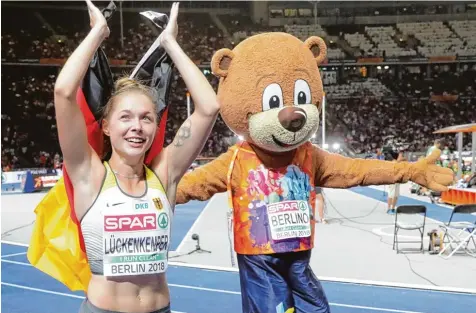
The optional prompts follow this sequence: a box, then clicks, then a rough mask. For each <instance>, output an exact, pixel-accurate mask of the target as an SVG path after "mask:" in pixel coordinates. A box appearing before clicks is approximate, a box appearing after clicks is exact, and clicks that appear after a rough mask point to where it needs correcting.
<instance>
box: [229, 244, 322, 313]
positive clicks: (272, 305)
mask: <svg viewBox="0 0 476 313" xmlns="http://www.w3.org/2000/svg"><path fill="white" fill-rule="evenodd" d="M237 258H238V267H239V273H240V285H241V298H242V307H243V313H256V312H259V313H295V312H296V313H297V312H300V313H314V312H315V313H328V312H330V308H329V303H328V301H327V297H326V295H325V293H324V290H323V288H322V286H321V283H320V282H319V280H318V279H317V278H316V276H315V275H314V273H313V272H312V270H311V268H310V266H309V261H310V259H311V251H303V252H290V253H277V254H266V255H243V254H238V255H237ZM264 299H266V300H264Z"/></svg>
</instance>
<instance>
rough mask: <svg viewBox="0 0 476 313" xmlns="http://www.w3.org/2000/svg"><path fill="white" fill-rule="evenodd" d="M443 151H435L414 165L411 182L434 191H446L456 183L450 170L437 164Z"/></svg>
mask: <svg viewBox="0 0 476 313" xmlns="http://www.w3.org/2000/svg"><path fill="white" fill-rule="evenodd" d="M440 154H441V150H439V149H435V150H434V151H433V153H431V154H430V155H429V156H427V157H426V158H424V159H421V160H420V161H418V162H416V163H414V164H412V175H411V177H410V180H411V181H413V182H415V183H417V184H418V185H420V186H423V187H426V188H428V189H430V190H433V191H446V190H448V187H447V186H449V185H451V184H452V183H453V181H454V173H453V171H452V170H451V169H449V168H444V167H441V166H438V165H436V164H435V162H436V161H437V160H438V159H439V158H440Z"/></svg>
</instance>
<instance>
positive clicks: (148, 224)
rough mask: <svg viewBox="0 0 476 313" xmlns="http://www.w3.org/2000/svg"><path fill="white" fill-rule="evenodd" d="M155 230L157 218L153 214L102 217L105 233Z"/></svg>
mask: <svg viewBox="0 0 476 313" xmlns="http://www.w3.org/2000/svg"><path fill="white" fill-rule="evenodd" d="M155 229H157V218H156V216H155V214H154V213H148V214H137V215H107V216H104V230H105V231H138V230H139V231H140V230H155Z"/></svg>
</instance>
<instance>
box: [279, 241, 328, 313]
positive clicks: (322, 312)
mask: <svg viewBox="0 0 476 313" xmlns="http://www.w3.org/2000/svg"><path fill="white" fill-rule="evenodd" d="M310 260H311V250H308V251H302V252H294V253H289V261H288V264H289V271H288V273H289V274H288V284H289V287H290V288H291V289H292V292H293V300H294V308H295V310H296V312H302V313H314V312H315V313H328V312H330V311H331V310H330V307H329V302H328V301H327V297H326V294H325V293H324V289H323V288H322V285H321V282H320V281H319V279H317V277H316V275H314V273H313V272H312V269H311V267H310V265H309V262H310Z"/></svg>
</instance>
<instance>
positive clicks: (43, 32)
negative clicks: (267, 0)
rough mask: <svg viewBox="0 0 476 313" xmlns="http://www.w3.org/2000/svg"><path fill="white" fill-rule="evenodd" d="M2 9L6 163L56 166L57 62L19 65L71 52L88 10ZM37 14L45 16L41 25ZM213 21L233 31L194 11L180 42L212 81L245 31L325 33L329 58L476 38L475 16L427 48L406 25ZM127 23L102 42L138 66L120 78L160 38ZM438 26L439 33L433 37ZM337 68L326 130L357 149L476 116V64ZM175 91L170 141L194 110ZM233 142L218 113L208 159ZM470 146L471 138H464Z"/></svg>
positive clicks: (420, 144)
mask: <svg viewBox="0 0 476 313" xmlns="http://www.w3.org/2000/svg"><path fill="white" fill-rule="evenodd" d="M2 9H3V10H4V13H5V14H2V17H3V18H4V19H5V23H2V25H5V27H4V28H3V29H2V42H1V43H2V47H1V49H2V92H3V95H2V169H3V170H4V171H6V170H11V169H14V168H24V167H53V166H55V167H58V166H60V164H61V157H60V155H59V154H58V152H59V151H60V150H59V146H58V140H57V133H56V125H55V118H54V116H55V115H54V107H53V103H52V101H53V97H52V91H53V86H54V83H55V79H56V76H57V74H58V72H59V70H60V68H59V67H58V65H49V66H38V65H33V64H24V65H18V64H16V65H13V63H14V62H16V63H22V62H25V63H28V60H29V59H41V58H50V59H63V58H66V57H68V56H69V54H70V53H71V52H72V51H73V50H74V48H75V47H76V46H77V45H78V42H79V41H80V40H81V39H82V38H83V37H84V35H85V34H86V29H85V27H88V23H87V22H86V21H87V20H88V16H87V12H86V11H84V10H75V11H74V13H73V12H72V14H67V15H66V14H58V10H55V9H31V8H30V9H29V8H22V14H23V15H22V16H23V17H22V18H25V19H28V21H29V23H28V24H26V23H25V24H22V26H21V27H19V24H18V22H17V21H15V19H16V18H17V16H18V14H15V12H16V11H15V10H17V9H15V8H13V7H5V8H2ZM38 14H40V15H41V17H42V19H43V20H44V21H48V22H47V23H46V22H43V23H42V22H41V19H39V18H38V17H37V15H38ZM215 18H219V19H220V20H221V21H222V27H225V28H226V29H227V32H228V34H229V37H227V35H225V32H224V31H223V30H222V29H221V28H220V27H219V26H218V25H217V24H216V23H215V22H214V21H213V19H212V18H211V16H210V15H208V14H201V13H197V14H189V13H187V14H184V15H183V17H182V18H181V19H180V21H179V29H180V31H179V41H180V42H181V45H182V46H183V47H184V50H185V51H186V52H187V53H188V54H189V55H190V56H191V57H192V58H193V59H194V60H195V61H196V63H197V64H201V65H203V67H204V71H205V73H206V75H207V77H208V78H209V80H210V82H211V83H212V85H213V86H214V87H215V88H216V87H217V85H218V80H217V78H216V77H214V76H213V75H212V74H211V73H210V71H209V68H208V69H207V65H206V64H207V62H209V61H210V60H211V57H212V55H213V53H214V52H215V51H216V50H217V49H219V48H223V47H228V48H232V47H233V46H234V45H236V44H237V43H239V41H240V40H242V39H244V38H246V37H247V36H249V35H252V34H255V33H258V32H262V31H276V30H278V31H287V32H291V33H292V34H294V35H296V36H298V37H299V38H305V37H308V36H309V35H319V36H322V37H323V38H325V39H326V42H327V43H328V46H329V62H332V61H338V60H340V59H344V58H347V57H349V56H368V57H375V56H389V55H392V56H414V55H421V56H428V55H430V56H431V53H432V51H433V52H434V51H439V50H438V49H440V50H441V49H442V50H441V51H444V53H456V54H458V53H459V54H462V53H463V54H464V53H469V54H471V53H473V51H476V45H475V41H474V40H473V39H471V38H469V37H465V36H466V35H465V34H466V33H467V31H472V30H474V29H476V28H475V27H476V24H474V23H470V22H468V23H466V24H464V23H463V24H461V25H459V24H458V25H455V24H451V23H449V24H448V25H446V24H444V26H445V27H446V28H445V29H449V30H451V34H447V37H444V38H443V37H441V38H440V37H438V38H437V39H435V40H436V44H433V45H429V42H430V41H429V39H428V37H425V36H423V35H421V34H420V33H418V32H413V33H412V32H410V31H409V30H408V27H406V26H405V25H401V24H398V25H393V26H385V27H366V26H362V27H357V26H356V27H354V28H353V32H350V31H349V32H346V31H345V29H346V28H345V27H342V28H338V27H336V26H333V27H329V28H327V29H323V28H322V27H320V26H319V25H317V26H316V25H296V24H293V25H287V26H285V27H284V28H282V27H281V28H276V27H273V28H272V27H268V26H264V25H262V24H259V23H253V22H252V21H251V19H250V18H247V17H244V16H228V15H220V16H218V17H215ZM123 21H124V24H123V27H124V28H123V34H124V39H123V41H122V42H121V40H120V36H119V34H120V33H121V30H120V29H121V28H120V24H119V19H114V20H113V22H111V34H112V36H111V38H109V39H108V40H107V43H106V45H105V47H104V48H105V51H106V54H107V55H108V57H110V58H111V59H116V60H124V61H126V62H129V64H131V65H129V66H128V67H124V66H116V65H114V67H113V73H114V75H115V76H120V75H122V74H123V73H124V72H125V71H130V70H131V69H132V67H133V62H137V61H138V60H139V59H140V58H141V57H142V55H144V54H145V52H146V51H147V49H148V48H149V46H150V45H151V44H152V43H153V41H154V40H155V39H156V38H157V32H156V30H155V29H154V28H153V27H151V26H150V25H148V24H147V22H146V21H145V20H144V19H142V18H140V16H139V15H138V14H137V13H133V12H125V13H124V18H123ZM418 25H419V26H418V27H419V28H418V27H416V26H413V29H423V30H424V31H427V30H428V29H429V28H430V29H433V30H435V29H436V30H441V27H443V26H441V25H440V24H431V23H427V24H425V25H420V24H418ZM428 25H430V26H428ZM468 25H469V26H468ZM389 27H390V28H389ZM432 27H433V28H432ZM355 30H357V32H355ZM433 30H432V34H435V32H434V31H433ZM52 34H56V36H52ZM455 34H456V36H454V35H455ZM331 36H332V37H331ZM329 38H336V40H330V39H329ZM455 38H456V39H458V40H456V39H455ZM449 39H455V40H449ZM438 40H440V41H438ZM336 42H340V45H337V44H336ZM438 42H439V43H440V44H439V43H438ZM474 55H476V53H475V54H474ZM328 70H330V67H329V68H328ZM335 72H337V73H338V74H336V76H337V78H336V79H335V80H330V81H326V82H325V90H326V92H327V97H328V98H327V116H328V123H329V125H328V127H327V133H328V135H329V136H331V137H333V138H340V140H341V142H342V143H345V144H346V145H347V147H348V148H349V149H351V150H352V151H354V152H355V153H357V154H360V153H369V152H373V151H375V150H376V149H377V148H379V147H381V145H382V144H383V140H384V138H385V137H386V136H388V135H394V136H396V137H397V138H398V140H399V141H400V142H403V143H406V144H407V146H408V150H409V151H415V152H416V151H424V150H425V149H426V148H427V147H428V146H430V145H431V144H432V142H433V140H434V139H435V137H434V135H432V132H433V131H434V130H436V129H439V128H443V127H447V126H451V125H456V124H465V123H475V122H476V110H474V109H471V108H473V107H474V106H475V103H474V102H475V101H476V100H475V99H476V97H475V96H476V63H471V62H461V63H458V64H454V63H448V64H444V63H443V64H431V65H428V64H421V65H391V66H390V67H389V66H385V68H383V66H382V67H380V66H373V67H372V68H371V67H368V69H366V70H365V74H363V73H362V71H361V70H360V69H359V68H355V67H354V68H352V67H351V66H349V67H345V68H344V66H341V67H338V68H337V70H335ZM367 72H368V73H367ZM171 88H172V89H171V92H170V111H169V115H168V123H167V134H166V144H169V143H170V142H171V141H172V139H173V135H174V134H175V133H176V131H177V130H178V126H179V125H180V124H181V123H182V122H183V121H184V120H185V119H186V117H187V105H186V104H187V90H186V87H185V84H184V82H183V80H182V79H181V78H180V76H179V75H178V74H175V75H174V79H173V83H172V87H171ZM192 103H193V101H192ZM192 109H193V105H192ZM467 137H468V136H467ZM446 139H447V140H446V142H447V143H448V148H449V149H450V150H454V149H455V145H454V142H455V140H454V137H452V136H450V137H447V138H446ZM234 140H236V138H235V136H234V134H232V133H231V132H230V131H229V130H228V128H227V127H226V125H225V124H224V123H223V121H222V120H221V119H220V118H219V119H218V121H217V123H216V125H215V127H214V129H213V132H212V134H211V136H210V138H209V140H208V142H207V143H206V144H205V147H204V150H203V151H202V154H201V156H202V157H214V156H216V155H219V154H221V153H223V152H225V151H226V149H227V148H228V147H229V146H230V145H231V144H232V143H233V142H234ZM464 149H465V150H469V149H471V141H470V138H466V139H465V142H464Z"/></svg>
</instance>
